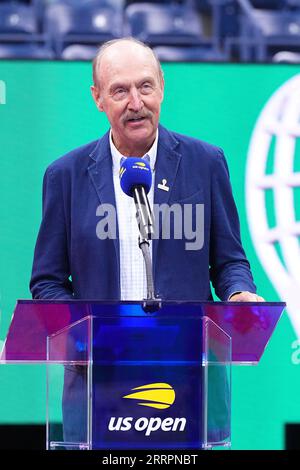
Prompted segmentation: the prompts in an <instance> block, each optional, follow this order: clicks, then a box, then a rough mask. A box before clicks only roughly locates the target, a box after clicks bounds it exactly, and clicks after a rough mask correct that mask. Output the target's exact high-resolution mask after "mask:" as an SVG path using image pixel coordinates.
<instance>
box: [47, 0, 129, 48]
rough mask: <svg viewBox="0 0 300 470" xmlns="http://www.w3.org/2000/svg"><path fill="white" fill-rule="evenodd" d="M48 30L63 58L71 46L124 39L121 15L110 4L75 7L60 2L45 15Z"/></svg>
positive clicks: (49, 8) (101, 3)
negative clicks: (65, 51) (122, 37)
mask: <svg viewBox="0 0 300 470" xmlns="http://www.w3.org/2000/svg"><path fill="white" fill-rule="evenodd" d="M45 30H46V31H47V32H48V33H49V35H50V36H51V38H52V40H53V47H54V48H55V50H56V52H57V54H58V56H59V57H60V56H61V54H62V51H63V49H65V48H66V47H67V46H68V45H71V44H94V45H98V44H100V43H103V42H105V41H108V40H110V39H114V38H117V37H120V36H121V35H122V15H121V13H120V11H119V10H116V8H114V7H113V6H112V4H110V3H108V2H105V3H104V2H99V1H98V2H97V1H94V2H83V3H82V4H81V5H79V6H78V5H77V6H76V5H75V6H72V5H71V4H68V3H67V4H65V3H63V2H60V3H59V2H57V3H54V4H53V5H50V6H48V8H47V9H46V11H45Z"/></svg>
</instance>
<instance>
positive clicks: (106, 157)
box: [30, 126, 256, 301]
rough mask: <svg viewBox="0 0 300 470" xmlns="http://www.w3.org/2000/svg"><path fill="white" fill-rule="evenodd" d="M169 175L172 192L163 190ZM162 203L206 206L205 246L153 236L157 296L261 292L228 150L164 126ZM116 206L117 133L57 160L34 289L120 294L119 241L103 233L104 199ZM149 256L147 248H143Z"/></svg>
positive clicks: (38, 295)
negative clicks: (245, 243) (243, 235)
mask: <svg viewBox="0 0 300 470" xmlns="http://www.w3.org/2000/svg"><path fill="white" fill-rule="evenodd" d="M163 179H166V180H167V186H168V187H169V188H170V189H169V191H163V190H160V189H158V187H157V185H158V183H160V182H162V180H163ZM154 184H155V190H154V203H155V204H164V203H165V204H174V203H177V204H180V205H183V204H192V205H193V207H194V206H195V204H204V244H203V247H202V248H201V249H199V250H186V249H185V248H186V242H187V240H186V239H184V238H183V239H181V240H178V239H175V237H173V239H169V240H166V239H160V238H159V239H157V240H154V241H153V274H154V283H155V289H156V294H157V295H158V296H159V297H161V298H162V299H167V300H198V301H204V300H211V299H212V297H211V289H210V281H211V282H212V285H213V286H214V289H215V292H216V294H217V296H218V297H219V298H220V299H221V300H227V299H228V297H229V295H230V294H231V293H233V292H235V291H243V290H248V291H251V292H255V291H256V288H255V285H254V283H253V279H252V275H251V271H250V266H249V263H248V261H247V259H246V256H245V253H244V250H243V248H242V244H241V239H240V228H239V220H238V214H237V210H236V206H235V203H234V200H233V196H232V190H231V185H230V181H229V175H228V168H227V164H226V161H225V158H224V155H223V152H222V150H221V149H219V148H217V147H214V146H212V145H210V144H207V143H205V142H202V141H200V140H197V139H194V138H190V137H186V136H183V135H180V134H177V133H174V132H170V131H168V130H167V129H165V128H164V127H162V126H160V127H159V139H158V151H157V160H156V171H155V181H154ZM104 203H106V204H107V203H109V204H113V205H115V195H114V188H113V177H112V157H111V153H110V146H109V133H108V132H107V133H106V134H105V135H104V136H103V137H102V138H101V139H100V140H98V141H94V142H92V143H89V144H87V145H84V146H82V147H80V148H77V149H75V150H73V151H71V152H69V153H68V154H66V155H64V156H63V157H61V158H59V159H58V160H56V161H55V162H54V163H52V164H51V165H50V166H49V167H48V168H47V170H46V173H45V176H44V182H43V216H42V222H41V226H40V230H39V234H38V238H37V243H36V247H35V253H34V261H33V269H32V277H31V281H30V289H31V292H32V296H33V298H35V299H72V298H76V299H90V300H119V299H120V281H119V279H120V273H119V267H120V263H119V242H118V238H117V239H111V238H107V239H105V240H100V239H99V238H98V237H97V236H96V226H97V224H98V222H99V216H97V214H96V212H97V207H98V206H99V204H104ZM141 256H142V253H141Z"/></svg>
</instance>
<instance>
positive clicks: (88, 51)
mask: <svg viewBox="0 0 300 470" xmlns="http://www.w3.org/2000/svg"><path fill="white" fill-rule="evenodd" d="M97 50H98V47H97V46H87V45H85V44H72V45H71V46H67V47H66V48H65V49H64V50H63V51H62V54H61V58H62V59H64V60H92V59H93V58H94V57H95V55H96V53H97Z"/></svg>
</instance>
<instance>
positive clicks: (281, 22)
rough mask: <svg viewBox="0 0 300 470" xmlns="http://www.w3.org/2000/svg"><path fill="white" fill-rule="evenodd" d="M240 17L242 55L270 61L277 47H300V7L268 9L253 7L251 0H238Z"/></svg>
mask: <svg viewBox="0 0 300 470" xmlns="http://www.w3.org/2000/svg"><path fill="white" fill-rule="evenodd" d="M238 2H239V5H240V7H241V10H242V17H241V31H242V33H241V37H240V46H241V59H242V60H243V61H247V60H249V59H250V58H251V50H253V52H254V56H253V58H254V60H256V61H258V62H265V61H269V60H271V58H272V55H273V54H274V49H276V50H277V51H279V50H282V49H286V47H288V48H292V49H293V48H295V49H299V50H300V11H290V10H288V9H282V10H275V9H273V10H265V9H258V8H253V6H252V4H251V2H250V1H249V0H238Z"/></svg>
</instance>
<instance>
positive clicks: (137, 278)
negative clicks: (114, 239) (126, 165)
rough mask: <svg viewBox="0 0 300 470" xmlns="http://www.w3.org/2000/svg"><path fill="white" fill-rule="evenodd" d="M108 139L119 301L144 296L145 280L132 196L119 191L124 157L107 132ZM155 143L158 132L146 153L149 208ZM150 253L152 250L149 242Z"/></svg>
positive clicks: (145, 289) (154, 160)
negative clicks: (114, 218)
mask: <svg viewBox="0 0 300 470" xmlns="http://www.w3.org/2000/svg"><path fill="white" fill-rule="evenodd" d="M109 140H110V150H111V155H112V162H113V182H114V190H115V198H116V209H117V217H118V227H119V246H120V288H121V300H142V299H145V298H146V297H147V281H146V270H145V265H144V258H143V254H142V251H141V249H140V248H139V245H138V240H139V229H138V224H137V220H136V216H135V214H136V209H135V204H134V200H133V198H132V197H130V196H127V194H125V193H124V192H123V191H122V189H121V186H120V179H119V170H120V162H121V159H122V158H126V157H124V156H123V155H122V154H121V153H120V152H119V151H118V149H117V148H116V147H115V145H114V143H113V141H112V135H111V132H110V139H109ZM157 142H158V131H157V133H156V138H155V141H154V143H153V145H152V147H151V148H150V150H149V151H148V152H147V154H146V155H148V156H149V158H150V167H151V170H152V186H151V189H150V191H149V193H148V199H149V204H150V207H151V208H152V209H153V197H154V171H155V162H156V154H157ZM133 156H134V155H133ZM144 156H145V155H144ZM150 253H152V244H151V242H150Z"/></svg>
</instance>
